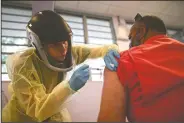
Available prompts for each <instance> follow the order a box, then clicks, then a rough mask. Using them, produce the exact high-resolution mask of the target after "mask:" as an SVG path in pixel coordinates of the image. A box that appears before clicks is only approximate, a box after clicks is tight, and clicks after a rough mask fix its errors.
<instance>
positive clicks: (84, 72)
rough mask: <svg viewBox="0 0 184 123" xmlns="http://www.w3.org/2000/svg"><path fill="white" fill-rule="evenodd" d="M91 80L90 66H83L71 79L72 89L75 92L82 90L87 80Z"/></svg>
mask: <svg viewBox="0 0 184 123" xmlns="http://www.w3.org/2000/svg"><path fill="white" fill-rule="evenodd" d="M88 79H89V65H86V64H85V65H83V66H81V67H80V68H78V69H77V70H76V71H74V73H73V75H72V77H71V78H70V81H69V84H70V87H71V89H73V90H74V91H77V90H79V89H80V88H82V87H83V86H84V85H85V84H86V82H87V80H88Z"/></svg>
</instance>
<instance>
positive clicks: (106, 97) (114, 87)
mask: <svg viewBox="0 0 184 123" xmlns="http://www.w3.org/2000/svg"><path fill="white" fill-rule="evenodd" d="M125 117H126V115H125V91H124V87H123V86H122V84H121V83H120V80H119V78H118V76H117V73H116V72H113V71H110V70H108V69H107V68H105V70H104V85H103V90H102V97H101V105H100V112H99V116H98V122H105V121H108V122H114V121H116V122H125Z"/></svg>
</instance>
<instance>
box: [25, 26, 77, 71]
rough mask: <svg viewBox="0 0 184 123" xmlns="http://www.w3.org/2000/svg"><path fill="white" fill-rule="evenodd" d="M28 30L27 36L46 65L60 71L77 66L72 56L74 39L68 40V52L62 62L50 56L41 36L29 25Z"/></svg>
mask: <svg viewBox="0 0 184 123" xmlns="http://www.w3.org/2000/svg"><path fill="white" fill-rule="evenodd" d="M26 30H27V36H28V39H29V40H30V41H31V43H32V45H33V46H34V47H35V48H36V49H37V51H38V53H39V55H40V58H41V59H42V60H43V61H44V63H45V65H46V66H47V67H48V68H50V69H52V70H54V71H58V72H67V71H70V70H72V69H73V67H74V66H75V62H74V59H73V57H72V50H71V49H72V43H71V42H72V41H71V40H70V41H68V45H69V46H68V51H67V54H66V56H65V59H64V61H62V62H58V61H56V60H54V59H53V58H52V56H50V55H49V54H48V53H47V52H46V51H45V50H44V47H43V44H42V43H41V41H40V39H39V37H38V36H37V35H36V34H35V33H34V32H33V31H31V30H30V29H29V28H28V27H27V28H26Z"/></svg>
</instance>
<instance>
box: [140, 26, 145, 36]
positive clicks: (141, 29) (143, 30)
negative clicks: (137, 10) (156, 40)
mask: <svg viewBox="0 0 184 123" xmlns="http://www.w3.org/2000/svg"><path fill="white" fill-rule="evenodd" d="M145 34H146V28H145V27H140V28H139V36H140V39H142V38H143V37H144V36H145Z"/></svg>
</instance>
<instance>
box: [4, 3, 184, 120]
mask: <svg viewBox="0 0 184 123" xmlns="http://www.w3.org/2000/svg"><path fill="white" fill-rule="evenodd" d="M44 9H50V10H53V11H56V12H57V13H59V14H60V15H61V16H62V17H63V18H64V19H65V20H66V21H67V22H68V24H69V25H70V27H71V28H72V31H73V33H74V35H73V44H75V45H84V44H87V45H90V46H91V47H98V46H100V45H104V44H113V43H115V44H117V45H118V46H119V49H120V51H124V50H127V49H128V47H129V43H130V42H129V40H128V34H129V31H130V28H131V26H132V24H133V20H134V17H135V15H136V14H137V13H140V14H141V15H142V16H144V15H155V16H158V17H160V18H161V19H162V20H163V21H164V23H165V25H166V27H167V34H168V36H170V37H172V38H175V39H177V40H179V41H181V42H184V2H183V1H2V9H1V21H2V23H1V28H2V29H1V32H2V33H1V45H2V47H1V48H2V50H1V65H2V71H1V78H2V82H1V85H2V104H3V106H4V105H5V104H6V102H7V100H8V99H9V98H10V95H9V93H8V90H7V87H8V84H9V82H10V79H9V77H8V75H7V70H6V65H5V61H6V58H7V56H8V55H10V54H12V53H14V52H16V51H19V50H24V49H26V48H28V47H30V46H31V45H30V42H28V40H27V38H26V24H27V22H28V21H29V20H30V19H31V16H32V15H33V14H34V13H36V12H38V11H40V10H44ZM85 64H89V65H90V67H91V69H92V75H91V79H90V80H89V82H88V83H87V84H86V85H85V86H84V87H83V88H82V89H81V90H80V91H79V92H78V93H76V94H75V95H74V96H72V97H71V98H70V99H69V100H68V101H67V103H66V106H67V107H68V109H69V111H70V113H71V115H72V120H73V121H75V122H84V121H85V122H95V121H96V119H97V116H98V112H99V106H100V98H101V90H102V86H103V69H104V65H105V64H104V61H103V59H102V58H99V59H95V60H91V59H90V60H87V61H85ZM78 67H79V66H76V68H78ZM76 68H75V69H76ZM72 73H73V71H71V72H69V73H68V75H67V79H69V78H70V76H71V75H72ZM3 106H2V107H3Z"/></svg>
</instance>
